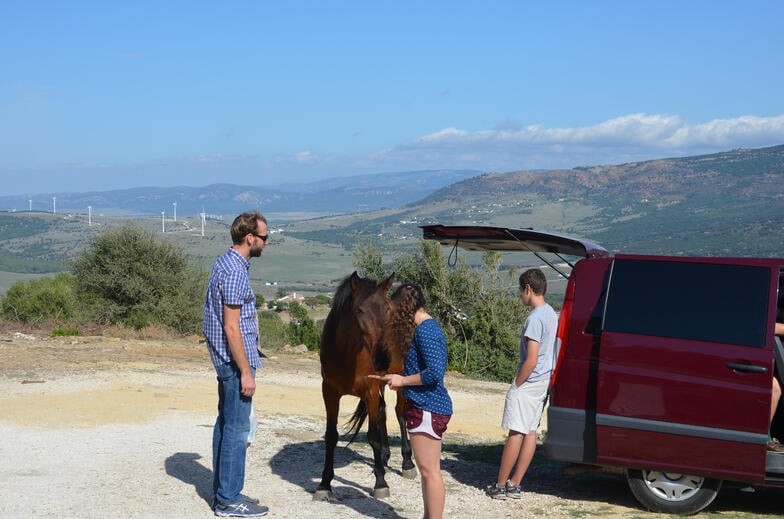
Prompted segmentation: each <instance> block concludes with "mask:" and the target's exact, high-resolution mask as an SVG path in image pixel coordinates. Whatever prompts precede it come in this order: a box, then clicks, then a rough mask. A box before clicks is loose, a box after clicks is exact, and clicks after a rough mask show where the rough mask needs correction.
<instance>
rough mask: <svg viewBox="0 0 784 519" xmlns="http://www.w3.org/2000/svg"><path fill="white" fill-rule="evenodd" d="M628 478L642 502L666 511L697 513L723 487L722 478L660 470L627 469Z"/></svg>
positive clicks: (680, 513) (645, 505) (644, 504)
mask: <svg viewBox="0 0 784 519" xmlns="http://www.w3.org/2000/svg"><path fill="white" fill-rule="evenodd" d="M626 480H627V482H628V483H629V488H630V489H631V491H632V494H634V497H635V498H637V501H639V502H640V504H642V505H643V506H644V507H645V508H647V509H648V510H650V511H652V512H659V513H667V514H679V515H691V514H696V513H697V512H699V511H700V510H702V509H703V508H705V507H706V506H708V505H709V504H711V502H712V501H713V500H714V499H715V498H716V495H717V494H718V493H719V489H720V488H721V480H720V479H709V478H703V477H701V476H689V475H686V474H677V473H673V472H662V471H659V470H632V469H628V470H627V471H626Z"/></svg>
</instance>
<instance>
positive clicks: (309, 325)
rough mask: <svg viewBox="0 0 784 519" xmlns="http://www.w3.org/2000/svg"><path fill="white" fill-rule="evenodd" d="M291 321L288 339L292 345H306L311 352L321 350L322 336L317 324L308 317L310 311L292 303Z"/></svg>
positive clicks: (290, 307)
mask: <svg viewBox="0 0 784 519" xmlns="http://www.w3.org/2000/svg"><path fill="white" fill-rule="evenodd" d="M289 316H290V317H291V321H290V322H289V327H288V337H289V340H290V341H291V343H292V344H304V345H305V346H307V347H308V349H309V350H318V349H319V339H320V334H319V331H318V329H317V328H316V323H315V322H314V321H313V319H312V318H311V317H310V316H309V315H308V310H307V309H306V308H305V307H304V306H302V305H301V304H299V303H297V302H296V301H292V302H291V303H290V304H289Z"/></svg>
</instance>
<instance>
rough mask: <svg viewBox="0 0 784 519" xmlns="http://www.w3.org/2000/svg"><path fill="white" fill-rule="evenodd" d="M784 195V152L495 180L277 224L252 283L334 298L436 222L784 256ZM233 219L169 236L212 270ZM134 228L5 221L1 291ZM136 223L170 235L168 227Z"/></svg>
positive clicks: (663, 249)
mask: <svg viewBox="0 0 784 519" xmlns="http://www.w3.org/2000/svg"><path fill="white" fill-rule="evenodd" d="M783 185H784V146H775V147H771V148H763V149H757V150H748V149H739V150H733V151H729V152H725V153H716V154H712V155H704V156H698V157H685V158H673V159H662V160H653V161H647V162H637V163H629V164H621V165H614V166H596V167H586V168H576V169H571V170H554V171H543V172H526V171H520V172H513V173H489V174H485V175H481V176H477V177H473V178H470V179H467V180H464V181H461V182H458V183H455V184H452V185H450V186H448V187H446V188H443V189H441V190H439V191H437V192H435V193H434V194H432V195H430V196H428V197H427V198H424V199H423V200H420V201H419V202H416V203H413V204H409V205H406V206H404V207H398V208H394V209H385V210H381V211H373V212H367V213H356V214H349V215H341V216H332V217H324V218H316V219H309V220H300V221H295V222H293V223H288V224H285V225H278V224H277V223H276V222H275V221H270V228H271V229H273V231H274V232H273V234H272V241H271V243H270V246H269V247H268V248H266V249H265V251H264V256H263V258H262V260H261V261H256V262H254V263H253V267H252V270H251V276H252V280H253V281H254V284H255V287H256V288H257V290H259V291H260V292H261V293H262V294H263V295H264V297H266V298H269V297H274V296H275V294H276V292H277V291H279V290H287V291H291V290H297V291H301V292H306V293H307V292H328V291H330V290H332V289H333V288H334V286H335V284H336V283H337V281H338V280H339V279H341V278H342V277H343V276H345V275H346V274H348V273H350V272H351V270H352V269H353V267H352V261H353V254H352V249H353V248H354V246H355V245H356V244H357V243H358V242H360V241H370V242H373V243H374V244H376V245H377V246H379V247H380V248H381V249H382V250H384V251H385V253H386V254H387V256H388V257H389V258H393V257H395V256H396V255H397V254H399V253H400V252H402V251H406V250H410V249H411V248H413V247H414V246H416V245H417V244H418V243H419V241H420V239H421V231H420V229H419V226H420V225H425V224H432V223H444V224H484V225H503V226H510V227H533V228H535V229H538V230H545V231H550V232H557V233H561V234H568V235H573V236H576V237H582V238H587V239H590V240H591V241H594V242H596V243H599V244H601V245H603V246H604V247H606V248H607V249H609V250H611V251H613V252H627V253H629V252H639V253H652V254H671V255H722V256H784V246H782V243H784V189H783V188H782V186H783ZM261 209H262V211H263V210H264V207H262V208H261ZM293 209H302V208H293ZM232 218H233V215H232V216H228V217H226V218H225V219H224V221H213V220H210V221H208V222H207V226H206V228H205V235H204V236H201V222H200V221H199V219H198V218H180V219H178V221H177V222H174V221H172V220H171V219H168V220H167V221H166V225H165V230H166V232H165V233H164V236H165V237H166V238H167V239H171V240H173V241H174V242H176V243H177V244H179V245H180V246H182V247H183V248H184V249H185V251H186V253H187V254H188V255H189V257H191V259H192V260H193V261H194V262H196V263H197V264H199V265H200V266H201V267H202V268H203V269H208V268H209V266H210V265H211V263H212V261H213V260H214V259H215V257H216V256H218V255H219V254H221V253H222V252H223V251H224V250H226V248H228V247H229V245H230V239H229V231H228V222H230V221H231V219H232ZM126 220H127V219H125V218H111V217H105V216H94V217H93V219H92V222H91V223H92V225H88V221H87V216H86V215H68V214H62V215H61V214H57V215H53V214H51V213H27V212H17V213H0V271H2V272H5V273H10V274H6V275H2V274H0V292H4V291H5V289H7V288H8V286H9V285H10V283H12V282H13V281H15V280H18V279H20V277H22V278H24V277H26V276H27V277H30V278H32V277H34V276H36V275H40V274H43V273H52V272H60V271H63V270H67V269H68V266H69V263H70V261H71V260H72V259H73V257H74V255H75V254H77V253H78V252H79V251H80V250H82V249H83V248H84V246H85V245H86V244H87V243H89V240H90V239H91V238H93V237H95V236H97V235H98V233H100V232H101V230H102V229H105V228H107V227H111V226H116V225H121V224H122V223H123V222H125V221H126ZM134 222H136V223H139V224H140V225H143V226H145V227H146V228H148V229H149V230H151V231H154V232H160V231H161V219H160V218H158V217H146V218H138V219H135V220H134ZM268 283H269V284H268ZM275 283H277V284H275Z"/></svg>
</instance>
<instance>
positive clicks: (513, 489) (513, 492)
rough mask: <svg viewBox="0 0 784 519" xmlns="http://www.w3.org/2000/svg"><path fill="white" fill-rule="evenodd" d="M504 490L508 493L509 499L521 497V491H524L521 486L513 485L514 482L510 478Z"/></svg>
mask: <svg viewBox="0 0 784 519" xmlns="http://www.w3.org/2000/svg"><path fill="white" fill-rule="evenodd" d="M504 490H505V493H506V497H508V498H509V499H520V498H521V497H522V496H521V495H520V492H521V491H522V488H521V486H520V485H513V484H512V482H511V481H509V480H508V479H507V480H506V485H504Z"/></svg>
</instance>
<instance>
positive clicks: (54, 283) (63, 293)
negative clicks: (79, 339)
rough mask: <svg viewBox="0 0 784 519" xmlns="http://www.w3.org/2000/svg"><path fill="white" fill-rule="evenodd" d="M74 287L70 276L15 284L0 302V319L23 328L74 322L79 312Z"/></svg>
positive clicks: (65, 275) (57, 276) (63, 274)
mask: <svg viewBox="0 0 784 519" xmlns="http://www.w3.org/2000/svg"><path fill="white" fill-rule="evenodd" d="M74 285H75V283H74V278H73V276H71V275H70V274H67V273H61V274H58V275H56V276H55V277H44V278H39V279H33V280H30V281H18V282H16V283H14V284H13V285H11V287H10V288H9V289H8V291H7V292H6V294H5V295H4V296H3V297H2V299H0V316H2V317H3V318H4V319H9V320H13V321H21V322H23V323H26V324H37V323H41V322H43V321H46V320H49V319H52V320H55V321H58V322H65V321H70V320H72V319H75V318H77V317H78V316H79V313H80V312H79V308H78V304H77V298H76V294H75V286H74Z"/></svg>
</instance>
